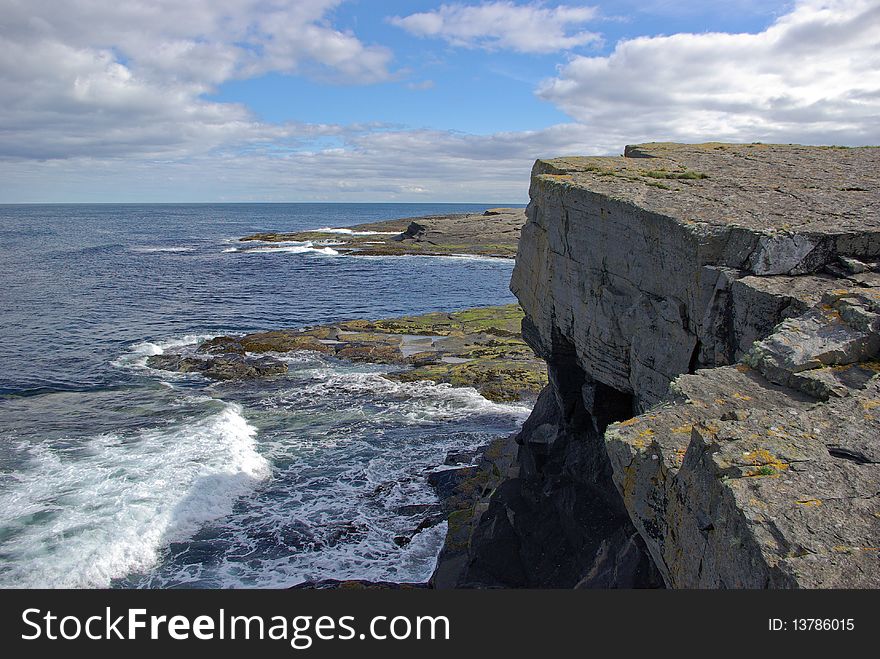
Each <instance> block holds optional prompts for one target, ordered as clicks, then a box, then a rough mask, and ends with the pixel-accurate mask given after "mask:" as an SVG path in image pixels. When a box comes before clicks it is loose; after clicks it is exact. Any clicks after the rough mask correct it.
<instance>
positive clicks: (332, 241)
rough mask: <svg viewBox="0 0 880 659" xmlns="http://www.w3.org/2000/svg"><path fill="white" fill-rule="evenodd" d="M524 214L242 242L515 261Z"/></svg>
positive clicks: (444, 218) (491, 212) (489, 213)
mask: <svg viewBox="0 0 880 659" xmlns="http://www.w3.org/2000/svg"><path fill="white" fill-rule="evenodd" d="M525 221H526V217H525V209H522V208H490V209H488V210H486V211H485V212H483V213H462V214H455V215H431V216H426V217H411V218H404V219H399V220H385V221H382V222H370V223H367V224H358V225H356V226H352V227H345V228H334V227H326V228H323V229H315V230H311V231H298V232H293V233H279V232H271V233H256V234H252V235H250V236H245V237H243V238H241V239H240V242H242V243H245V244H249V243H265V244H266V245H265V246H268V247H270V248H271V247H272V246H278V247H281V246H282V244H283V243H290V242H294V243H303V244H308V245H314V246H317V247H320V248H331V249H333V250H335V251H337V252H340V253H342V254H352V255H356V256H481V257H494V258H508V259H512V258H513V257H514V256H516V249H517V244H518V243H519V237H520V231H521V229H522V226H523V224H525Z"/></svg>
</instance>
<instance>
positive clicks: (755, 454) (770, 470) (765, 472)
mask: <svg viewBox="0 0 880 659" xmlns="http://www.w3.org/2000/svg"><path fill="white" fill-rule="evenodd" d="M743 460H744V461H745V462H746V463H748V464H751V465H755V467H756V468H755V469H750V470H749V471H748V472H746V476H779V474H780V473H781V472H783V471H785V470H787V469H788V467H789V464H788V463H787V462H783V461H782V460H780V459H779V458H777V457H776V456H775V455H773V454H772V453H770V451H768V450H767V449H763V448H759V449H755V450H754V451H749V452H748V453H744V454H743Z"/></svg>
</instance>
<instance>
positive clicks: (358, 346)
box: [147, 305, 547, 402]
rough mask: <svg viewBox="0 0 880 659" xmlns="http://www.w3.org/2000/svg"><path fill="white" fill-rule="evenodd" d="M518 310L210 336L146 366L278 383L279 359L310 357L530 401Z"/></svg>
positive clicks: (532, 364)
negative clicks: (367, 365)
mask: <svg viewBox="0 0 880 659" xmlns="http://www.w3.org/2000/svg"><path fill="white" fill-rule="evenodd" d="M522 317H523V313H522V310H521V309H520V308H519V306H518V305H505V306H497V307H478V308H475V309H468V310H465V311H457V312H452V313H443V312H435V313H429V314H424V315H422V316H404V317H401V318H391V319H385V320H351V321H344V322H340V323H336V324H333V325H321V326H317V327H312V328H308V329H299V330H296V329H291V330H274V331H270V332H257V333H253V334H246V335H244V336H218V337H214V338H212V339H209V340H207V341H205V342H203V343H201V344H200V345H198V346H189V347H186V348H185V350H186V352H185V353H169V354H163V355H155V356H152V357H150V358H149V360H148V362H147V365H148V366H150V367H151V368H157V369H164V370H172V371H179V372H187V373H200V374H202V375H204V376H206V377H209V378H212V379H217V380H234V379H247V378H258V377H263V376H268V375H279V374H283V373H286V372H287V365H286V364H285V363H284V362H283V361H281V360H279V359H278V356H279V355H281V354H283V353H289V352H296V351H310V352H316V353H320V354H324V355H327V356H331V357H334V358H338V359H344V360H347V361H352V362H367V363H372V364H389V365H394V366H400V367H404V368H400V369H397V370H393V371H391V372H389V373H386V374H385V377H387V378H389V379H392V380H396V381H401V382H418V381H429V380H430V381H432V382H437V383H446V384H451V385H452V386H456V387H474V388H475V389H476V390H477V391H479V392H480V393H481V394H482V395H483V396H485V397H486V398H488V399H490V400H493V401H498V402H501V401H518V400H524V399H533V398H535V397H537V394H538V392H540V391H541V389H542V388H543V387H544V385H545V384H546V383H547V373H546V365H545V364H544V362H543V361H542V360H540V359H539V358H538V357H537V356H535V354H534V352H532V350H531V348H529V347H528V345H526V343H525V342H524V341H523V339H522V337H521V334H520V324H521V322H522Z"/></svg>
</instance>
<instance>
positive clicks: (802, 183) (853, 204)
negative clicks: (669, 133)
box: [539, 142, 880, 262]
mask: <svg viewBox="0 0 880 659" xmlns="http://www.w3.org/2000/svg"><path fill="white" fill-rule="evenodd" d="M626 156H627V157H612V158H557V159H554V160H546V161H539V163H543V165H542V166H541V167H540V169H541V170H543V171H545V172H546V173H547V174H549V175H553V176H559V177H567V178H568V179H569V182H570V185H572V186H574V187H579V188H583V189H586V190H589V191H591V192H594V193H598V194H602V195H605V196H608V197H613V198H616V199H620V200H625V201H629V202H631V203H633V204H635V205H637V206H639V208H642V209H644V210H647V211H649V212H653V213H660V214H663V215H667V216H669V217H674V218H679V219H681V220H682V221H694V222H702V223H706V224H708V225H714V226H722V227H730V226H736V227H742V228H746V229H750V230H754V231H765V230H771V229H775V230H778V231H788V232H792V233H812V232H816V233H846V232H849V231H852V232H859V233H861V232H864V231H867V230H871V231H875V232H880V200H878V197H880V147H856V148H844V147H815V146H799V145H790V144H723V143H711V142H710V143H706V144H673V143H652V144H640V145H635V146H631V147H627V150H626ZM790 247H791V249H792V252H793V253H794V254H796V253H797V251H798V248H797V245H796V244H795V243H792V244H791V245H790ZM782 256H783V253H782V252H781V251H778V250H777V251H773V252H768V253H767V255H766V258H767V259H768V261H769V262H776V261H778V260H779V258H780V257H782Z"/></svg>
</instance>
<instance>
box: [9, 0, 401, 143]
mask: <svg viewBox="0 0 880 659" xmlns="http://www.w3.org/2000/svg"><path fill="white" fill-rule="evenodd" d="M340 1H341V0H287V1H282V0H187V2H180V1H179V0H125V1H124V2H120V1H119V0H69V1H66V2H63V3H59V2H53V1H52V0H28V2H18V1H15V0H0V15H2V16H3V21H2V23H0V98H2V99H3V103H2V104H0V127H2V128H3V130H2V131H0V158H67V157H76V156H80V155H88V156H91V157H113V156H120V157H123V156H128V157H135V156H147V157H174V156H182V155H186V154H192V153H199V152H204V151H207V150H210V149H212V148H214V147H216V146H218V145H226V144H230V143H234V142H236V141H238V142H241V143H249V142H252V141H261V140H284V139H286V138H289V137H291V136H292V135H293V132H292V130H291V127H290V126H278V125H266V124H262V123H260V122H258V121H256V120H255V119H254V118H253V117H252V116H251V114H250V112H249V111H248V110H247V109H246V108H245V107H243V106H241V105H236V104H232V103H217V102H212V101H210V100H206V98H205V94H207V93H209V92H211V91H212V90H213V89H215V88H216V87H217V85H219V84H220V83H222V82H225V81H228V80H230V79H233V78H237V77H250V76H257V75H260V74H263V73H267V72H270V71H276V72H282V73H309V74H312V75H317V76H321V77H329V78H336V79H343V80H347V81H354V82H359V83H363V82H375V81H379V80H386V79H388V78H389V77H390V75H391V74H390V73H389V71H388V64H389V62H390V60H391V53H390V52H389V51H388V50H387V49H385V48H381V47H374V46H367V45H364V44H363V43H361V42H360V41H359V40H358V39H357V38H356V37H355V36H354V35H352V34H350V33H347V32H341V31H338V30H335V29H334V28H332V27H331V26H330V25H329V24H328V23H327V21H326V17H327V14H328V12H330V11H331V10H332V9H333V8H334V7H335V6H336V5H338V4H340Z"/></svg>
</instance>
